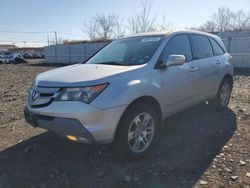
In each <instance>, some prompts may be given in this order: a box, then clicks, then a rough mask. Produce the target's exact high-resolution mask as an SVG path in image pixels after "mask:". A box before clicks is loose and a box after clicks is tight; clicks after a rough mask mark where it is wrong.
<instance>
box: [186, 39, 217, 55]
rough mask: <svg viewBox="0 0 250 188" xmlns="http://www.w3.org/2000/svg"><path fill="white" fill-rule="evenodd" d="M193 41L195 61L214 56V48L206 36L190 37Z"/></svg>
mask: <svg viewBox="0 0 250 188" xmlns="http://www.w3.org/2000/svg"><path fill="white" fill-rule="evenodd" d="M190 36H191V40H192V48H193V56H194V59H203V58H208V57H212V56H213V49H212V46H211V44H210V42H209V40H208V38H207V37H206V36H202V35H190Z"/></svg>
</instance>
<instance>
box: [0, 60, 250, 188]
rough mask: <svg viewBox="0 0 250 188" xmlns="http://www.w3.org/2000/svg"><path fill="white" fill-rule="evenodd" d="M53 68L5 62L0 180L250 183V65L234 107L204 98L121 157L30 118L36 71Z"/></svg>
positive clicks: (22, 183)
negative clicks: (136, 153) (142, 147)
mask: <svg viewBox="0 0 250 188" xmlns="http://www.w3.org/2000/svg"><path fill="white" fill-rule="evenodd" d="M52 68H54V67H46V66H40V65H37V64H28V65H0V80H1V82H0V187H1V188H5V187H9V188H12V187H19V188H22V187H25V188H27V187H41V188H45V187H53V188H55V187H119V188H123V187H218V188H219V187H220V188H222V187H242V188H250V70H244V71H243V70H238V71H237V72H236V75H235V80H236V81H235V85H234V89H233V94H232V99H231V102H230V107H229V109H228V110H224V111H219V110H216V109H212V108H211V107H209V106H208V105H205V104H201V105H198V106H196V107H194V108H192V109H188V110H186V111H184V112H181V113H179V114H177V115H175V116H173V117H171V118H169V119H167V120H166V122H165V124H166V126H165V128H164V129H163V130H162V136H161V137H160V139H159V141H158V143H157V144H156V145H155V146H154V148H153V149H152V151H151V152H150V153H149V154H148V155H147V156H146V157H145V158H143V159H141V160H138V161H130V160H128V159H124V158H122V157H119V156H116V155H115V154H114V153H113V152H112V149H111V147H110V146H109V145H105V146H86V145H81V144H77V143H72V142H69V141H67V140H64V139H62V138H60V137H58V136H56V135H54V134H52V133H50V132H47V131H45V130H43V129H40V128H32V127H30V126H29V125H27V124H26V123H25V121H24V117H23V107H24V104H25V98H26V93H27V90H28V88H29V86H30V84H31V83H32V81H33V80H34V78H35V76H36V74H38V73H40V72H43V71H46V70H49V69H52Z"/></svg>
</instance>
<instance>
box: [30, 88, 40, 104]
mask: <svg viewBox="0 0 250 188" xmlns="http://www.w3.org/2000/svg"><path fill="white" fill-rule="evenodd" d="M38 97H39V93H38V91H37V90H36V89H34V90H31V99H32V101H34V100H36V99H37V98H38Z"/></svg>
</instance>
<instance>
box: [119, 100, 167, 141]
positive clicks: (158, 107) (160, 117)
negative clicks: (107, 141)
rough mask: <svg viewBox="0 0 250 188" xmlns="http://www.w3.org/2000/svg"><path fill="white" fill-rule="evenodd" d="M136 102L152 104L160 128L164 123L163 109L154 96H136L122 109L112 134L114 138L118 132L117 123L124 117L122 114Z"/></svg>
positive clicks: (136, 103)
mask: <svg viewBox="0 0 250 188" xmlns="http://www.w3.org/2000/svg"><path fill="white" fill-rule="evenodd" d="M138 104H149V105H152V106H153V107H154V108H155V110H156V111H157V114H158V118H159V122H160V128H161V127H162V126H163V123H164V115H163V111H162V109H161V105H160V103H159V102H158V100H157V99H155V98H154V97H152V96H141V97H139V98H136V99H135V100H133V101H132V102H131V103H130V104H129V105H128V106H127V108H126V109H125V110H124V112H123V114H122V116H121V118H120V120H119V121H118V125H117V127H116V130H115V134H114V140H115V139H116V136H117V132H118V129H119V125H120V122H121V120H122V118H123V117H124V114H125V113H126V112H128V111H129V110H130V109H131V108H132V107H133V106H135V105H138Z"/></svg>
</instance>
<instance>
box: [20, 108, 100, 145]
mask: <svg viewBox="0 0 250 188" xmlns="http://www.w3.org/2000/svg"><path fill="white" fill-rule="evenodd" d="M24 116H25V120H26V122H27V123H29V124H30V125H31V126H33V127H42V128H44V129H47V130H50V131H52V132H54V133H57V134H59V135H61V136H63V137H65V138H68V136H74V137H76V139H77V140H76V141H78V142H83V143H89V144H94V143H96V140H95V138H94V137H93V135H91V133H90V132H89V131H88V130H87V129H86V128H85V127H84V126H82V124H81V123H80V122H79V121H78V120H76V119H70V118H61V117H50V116H43V115H39V114H35V113H32V112H30V111H29V110H28V108H25V110H24Z"/></svg>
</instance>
